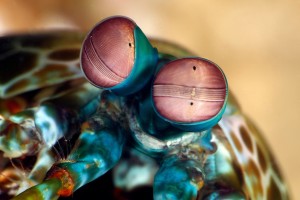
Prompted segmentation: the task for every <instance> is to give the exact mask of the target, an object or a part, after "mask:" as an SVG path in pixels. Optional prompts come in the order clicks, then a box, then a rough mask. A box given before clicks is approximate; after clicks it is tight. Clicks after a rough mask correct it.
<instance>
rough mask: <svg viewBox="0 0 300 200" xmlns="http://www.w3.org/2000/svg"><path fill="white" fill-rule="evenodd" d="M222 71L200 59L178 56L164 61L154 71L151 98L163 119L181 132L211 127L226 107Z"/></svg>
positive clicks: (226, 90)
mask: <svg viewBox="0 0 300 200" xmlns="http://www.w3.org/2000/svg"><path fill="white" fill-rule="evenodd" d="M227 88H228V86H227V81H226V77H225V75H224V73H223V72H222V70H221V69H220V68H219V67H218V66H217V65H216V64H214V63H212V62H210V61H208V60H206V59H203V58H182V59H178V60H175V61H171V62H169V63H167V64H165V65H164V66H163V67H162V68H161V69H160V70H159V71H158V73H157V74H156V76H155V79H154V83H153V88H152V101H153V105H154V110H155V111H156V112H157V114H158V115H159V116H160V117H162V118H163V119H164V120H166V121H168V122H170V123H171V124H172V125H174V126H175V127H177V128H180V129H183V130H185V131H202V130H205V129H208V128H210V127H212V126H214V125H215V124H216V123H217V122H218V121H219V120H220V119H221V117H222V114H223V112H224V110H225V107H226V102H227V95H228V89H227Z"/></svg>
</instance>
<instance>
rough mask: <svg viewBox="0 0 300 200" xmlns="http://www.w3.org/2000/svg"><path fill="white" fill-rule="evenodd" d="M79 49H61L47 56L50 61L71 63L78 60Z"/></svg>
mask: <svg viewBox="0 0 300 200" xmlns="http://www.w3.org/2000/svg"><path fill="white" fill-rule="evenodd" d="M79 53H80V49H61V50H57V51H54V52H52V53H50V54H49V58H50V59H51V60H61V61H72V60H76V59H78V58H79Z"/></svg>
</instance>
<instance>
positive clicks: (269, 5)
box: [0, 0, 300, 199]
mask: <svg viewBox="0 0 300 200" xmlns="http://www.w3.org/2000/svg"><path fill="white" fill-rule="evenodd" d="M111 15H126V16H128V17H130V18H132V19H133V20H134V21H135V22H136V23H137V24H138V25H139V26H140V27H141V29H142V30H143V31H144V32H145V33H146V34H147V35H148V36H154V37H159V38H163V39H167V40H170V41H174V42H176V43H178V44H181V45H183V46H184V47H186V48H188V49H190V50H192V51H193V52H196V53H197V54H198V55H199V56H201V57H205V58H207V59H210V60H212V61H214V62H215V63H217V64H218V65H219V66H221V67H222V68H223V70H224V72H225V74H226V75H227V78H228V82H229V85H230V87H231V90H232V91H233V92H234V94H235V96H236V97H237V99H238V100H239V102H240V104H241V106H242V109H243V110H244V112H245V113H246V114H247V115H248V116H250V118H252V119H253V120H254V122H255V123H256V124H257V125H258V127H259V128H260V129H261V130H262V132H263V133H264V136H265V138H266V139H267V141H268V143H269V144H270V146H271V148H272V150H273V153H274V154H275V156H276V157H277V159H278V161H279V164H280V166H281V167H282V169H283V173H284V174H285V176H286V178H287V181H288V183H289V186H290V188H291V196H292V197H293V199H300V194H299V193H297V190H298V188H300V170H299V169H300V156H299V155H298V153H299V150H300V142H299V139H300V135H297V125H298V123H300V122H299V113H300V107H299V103H300V93H299V90H300V67H299V65H300V2H299V1H292V0H286V1H282V0H281V1H280V0H277V1H267V0H265V1H261V0H260V1H259V0H252V1H250V0H248V1H238V0H228V1H200V0H197V1H195V0H185V1H184V3H183V1H180V0H173V1H162V0H151V1H146V0H139V1H133V0H89V1H83V0H81V1H80V0H64V1H59V0H1V1H0V35H6V34H8V33H12V32H36V31H39V30H47V29H65V28H76V29H81V30H84V31H87V30H89V29H90V28H92V26H93V25H94V24H95V23H97V22H98V21H99V20H101V19H103V18H104V17H108V16H111ZM297 91H298V92H297Z"/></svg>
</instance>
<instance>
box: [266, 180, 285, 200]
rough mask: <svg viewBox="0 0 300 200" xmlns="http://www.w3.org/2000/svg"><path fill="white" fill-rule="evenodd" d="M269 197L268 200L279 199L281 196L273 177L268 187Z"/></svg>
mask: <svg viewBox="0 0 300 200" xmlns="http://www.w3.org/2000/svg"><path fill="white" fill-rule="evenodd" d="M267 199H268V200H279V199H282V198H281V192H280V190H279V188H278V186H277V184H276V183H275V181H274V179H273V178H272V179H271V181H270V185H269V188H268V193H267Z"/></svg>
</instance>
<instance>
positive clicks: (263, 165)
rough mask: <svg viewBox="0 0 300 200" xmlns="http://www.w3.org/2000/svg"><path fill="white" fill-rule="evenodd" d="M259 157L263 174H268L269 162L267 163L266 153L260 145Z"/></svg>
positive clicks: (258, 147)
mask: <svg viewBox="0 0 300 200" xmlns="http://www.w3.org/2000/svg"><path fill="white" fill-rule="evenodd" d="M257 156H258V161H259V164H260V166H261V168H262V170H263V172H264V173H266V172H267V161H266V158H265V156H264V153H263V151H262V149H261V147H260V146H259V145H257Z"/></svg>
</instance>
